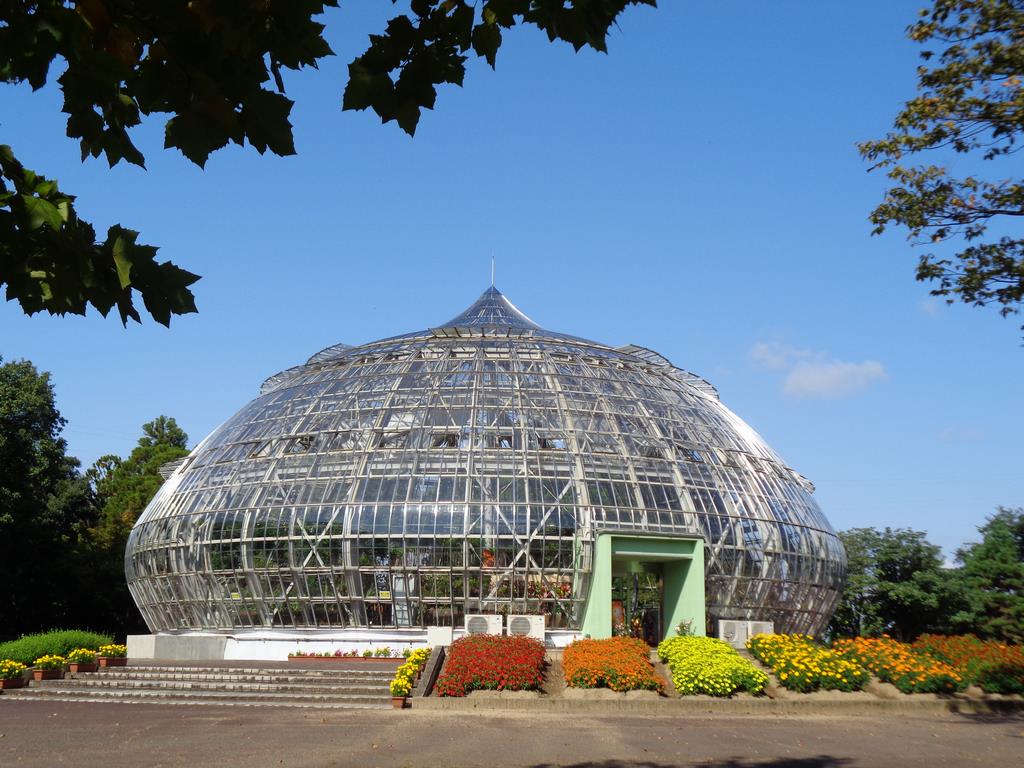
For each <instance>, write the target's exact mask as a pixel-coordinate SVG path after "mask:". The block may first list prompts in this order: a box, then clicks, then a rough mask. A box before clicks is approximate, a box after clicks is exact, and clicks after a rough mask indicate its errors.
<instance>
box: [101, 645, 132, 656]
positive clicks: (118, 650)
mask: <svg viewBox="0 0 1024 768" xmlns="http://www.w3.org/2000/svg"><path fill="white" fill-rule="evenodd" d="M97 653H98V654H99V655H100V656H127V655H128V646H127V645H121V644H120V643H111V644H110V645H101V646H100V647H99V650H98V651H97Z"/></svg>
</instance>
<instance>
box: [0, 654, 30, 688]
mask: <svg viewBox="0 0 1024 768" xmlns="http://www.w3.org/2000/svg"><path fill="white" fill-rule="evenodd" d="M24 685H25V665H24V664H22V663H21V662H20V661H14V660H13V659H3V660H2V661H0V690H3V689H4V688H21V687H23V686H24Z"/></svg>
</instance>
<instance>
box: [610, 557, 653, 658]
mask: <svg viewBox="0 0 1024 768" xmlns="http://www.w3.org/2000/svg"><path fill="white" fill-rule="evenodd" d="M663 599H664V581H663V579H662V575H661V567H660V566H654V567H653V568H652V569H650V570H645V571H643V572H640V573H624V574H618V575H613V576H612V634H615V635H624V636H625V635H629V636H632V637H638V638H640V639H642V640H643V641H644V642H645V643H647V644H648V645H650V646H656V645H657V644H658V643H659V642H660V641H661V638H662V636H663V634H664V633H663V631H662V604H663Z"/></svg>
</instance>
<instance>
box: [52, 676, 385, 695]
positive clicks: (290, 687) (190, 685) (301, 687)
mask: <svg viewBox="0 0 1024 768" xmlns="http://www.w3.org/2000/svg"><path fill="white" fill-rule="evenodd" d="M33 687H39V688H76V689H81V688H101V689H136V688H138V689H142V690H196V691H201V690H237V691H250V692H252V691H271V692H272V691H278V692H281V693H286V692H291V693H295V692H308V693H331V692H339V693H342V692H350V693H380V692H381V691H387V690H388V685H387V683H384V684H383V685H367V684H346V685H337V684H336V685H324V684H314V683H312V682H311V681H303V680H299V681H295V682H290V683H278V682H259V681H255V682H253V681H241V682H240V681H234V680H89V679H88V678H76V679H68V680H45V681H41V682H38V683H35V682H34V683H33Z"/></svg>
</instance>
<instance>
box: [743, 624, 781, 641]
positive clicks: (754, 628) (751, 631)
mask: <svg viewBox="0 0 1024 768" xmlns="http://www.w3.org/2000/svg"><path fill="white" fill-rule="evenodd" d="M774 634H775V622H773V621H748V622H747V639H748V640H749V639H750V638H752V637H753V636H754V635H774Z"/></svg>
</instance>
